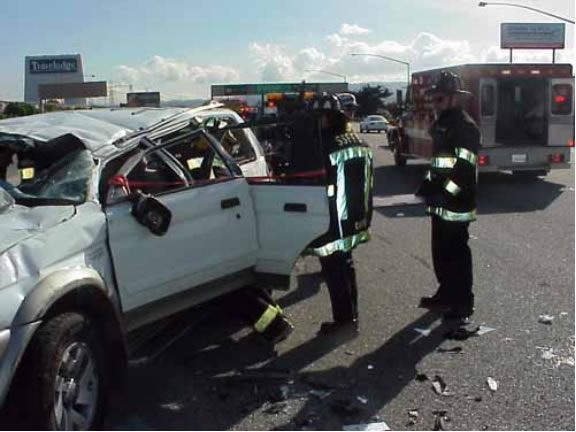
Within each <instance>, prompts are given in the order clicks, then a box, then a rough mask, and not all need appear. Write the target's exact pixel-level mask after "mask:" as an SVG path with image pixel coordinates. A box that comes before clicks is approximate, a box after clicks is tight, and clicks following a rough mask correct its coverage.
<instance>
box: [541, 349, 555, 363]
mask: <svg viewBox="0 0 576 432" xmlns="http://www.w3.org/2000/svg"><path fill="white" fill-rule="evenodd" d="M555 357H557V356H556V354H554V350H553V349H552V348H549V349H545V350H544V351H542V358H543V359H544V360H552V359H553V358H555Z"/></svg>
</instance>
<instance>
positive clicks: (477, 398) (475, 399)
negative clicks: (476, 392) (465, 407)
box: [466, 396, 482, 402]
mask: <svg viewBox="0 0 576 432" xmlns="http://www.w3.org/2000/svg"><path fill="white" fill-rule="evenodd" d="M466 399H467V400H473V401H474V402H482V396H466Z"/></svg>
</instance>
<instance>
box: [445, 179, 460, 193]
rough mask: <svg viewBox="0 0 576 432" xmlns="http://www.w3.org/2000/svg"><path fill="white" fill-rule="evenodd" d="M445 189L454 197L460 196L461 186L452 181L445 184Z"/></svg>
mask: <svg viewBox="0 0 576 432" xmlns="http://www.w3.org/2000/svg"><path fill="white" fill-rule="evenodd" d="M444 189H446V190H447V191H448V192H449V193H451V194H452V195H454V196H456V195H458V193H459V192H460V191H461V188H460V186H458V185H457V184H456V183H454V182H453V181H452V180H446V183H445V184H444Z"/></svg>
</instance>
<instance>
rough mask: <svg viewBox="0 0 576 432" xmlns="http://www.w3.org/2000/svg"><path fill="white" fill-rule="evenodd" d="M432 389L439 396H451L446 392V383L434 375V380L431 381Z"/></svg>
mask: <svg viewBox="0 0 576 432" xmlns="http://www.w3.org/2000/svg"><path fill="white" fill-rule="evenodd" d="M432 388H433V389H434V391H435V392H436V393H437V394H439V395H440V396H452V393H451V392H450V391H448V386H447V385H446V382H445V381H444V379H443V378H442V377H441V376H440V375H434V379H433V380H432Z"/></svg>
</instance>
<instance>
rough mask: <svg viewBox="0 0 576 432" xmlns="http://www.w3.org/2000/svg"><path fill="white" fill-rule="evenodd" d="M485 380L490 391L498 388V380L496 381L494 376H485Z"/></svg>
mask: <svg viewBox="0 0 576 432" xmlns="http://www.w3.org/2000/svg"><path fill="white" fill-rule="evenodd" d="M486 382H487V383H488V388H489V389H490V391H492V392H495V391H496V390H498V381H496V380H495V379H494V378H492V377H488V378H486Z"/></svg>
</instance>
